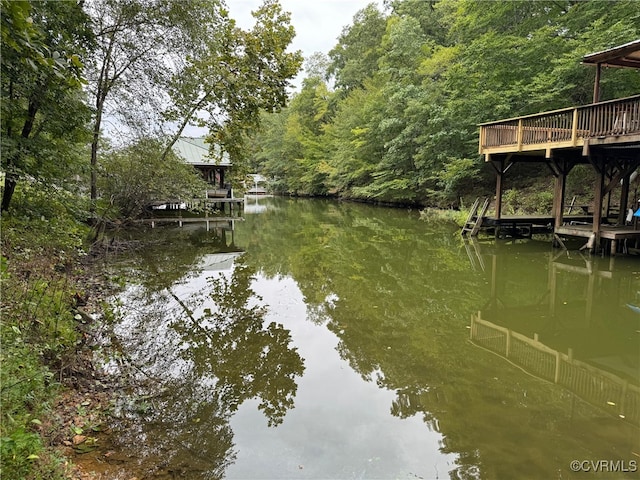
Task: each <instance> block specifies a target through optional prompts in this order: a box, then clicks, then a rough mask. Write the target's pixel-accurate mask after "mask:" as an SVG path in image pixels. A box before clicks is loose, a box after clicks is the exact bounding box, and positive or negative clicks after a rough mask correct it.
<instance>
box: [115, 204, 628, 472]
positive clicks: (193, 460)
mask: <svg viewBox="0 0 640 480" xmlns="http://www.w3.org/2000/svg"><path fill="white" fill-rule="evenodd" d="M145 235H146V238H147V239H150V238H151V239H153V241H154V243H153V244H152V246H150V247H149V248H147V249H145V250H144V251H143V252H142V253H140V254H138V255H136V256H135V257H132V258H128V259H122V261H121V262H120V263H119V264H118V265H117V266H116V267H115V268H116V269H119V270H120V271H121V272H126V275H127V277H128V278H132V279H133V280H131V282H130V284H129V286H128V287H127V289H126V291H125V292H124V294H123V295H122V296H121V297H120V298H119V299H118V301H117V302H116V305H115V311H116V318H117V319H119V320H118V324H117V327H116V330H115V332H116V333H115V336H114V338H113V339H112V341H113V343H114V345H117V346H119V349H120V351H121V354H120V355H119V356H118V358H115V359H112V360H111V361H110V363H109V367H110V368H112V369H113V370H116V369H127V370H128V371H129V372H133V373H134V374H135V375H136V378H138V379H139V382H140V386H139V388H137V389H134V391H132V392H131V399H130V400H129V401H127V402H123V403H122V404H121V405H119V407H118V409H117V410H116V415H117V416H118V418H119V419H120V420H121V422H122V423H121V425H122V426H123V428H122V432H121V434H120V435H119V442H120V445H119V446H120V449H121V450H126V451H127V452H130V455H131V457H132V458H136V459H137V460H136V461H137V462H139V464H140V468H141V469H142V472H144V475H143V478H193V479H198V478H228V479H280V478H301V479H305V478H309V479H326V478H331V479H334V478H335V479H352V478H370V479H374V478H375V479H377V478H380V479H393V478H400V479H416V478H422V479H448V478H450V479H516V478H525V479H566V478H638V477H639V474H638V472H637V471H636V470H637V468H636V467H635V466H636V465H637V464H640V386H639V383H640V382H639V380H640V313H639V312H640V262H639V261H638V260H637V259H636V258H623V257H618V258H615V259H614V260H611V259H609V258H606V257H605V258H600V257H588V256H583V255H581V254H580V253H579V252H577V251H572V252H569V253H568V254H567V253H562V252H561V251H560V250H554V249H553V248H551V246H550V243H549V242H546V241H545V242H542V241H538V242H534V241H519V242H516V243H514V242H504V241H500V242H496V241H494V240H492V239H491V240H486V241H481V242H479V243H478V242H475V243H467V244H465V243H463V242H462V241H461V240H460V238H459V235H458V232H457V230H456V228H455V227H453V226H443V225H439V224H435V223H433V222H428V221H424V220H421V219H420V218H419V215H418V212H416V211H406V210H401V209H386V208H376V207H371V206H364V205H357V204H347V203H336V202H325V201H318V200H289V199H280V198H263V199H260V200H255V199H252V200H249V201H248V204H247V208H246V211H245V214H244V220H243V221H236V222H234V223H233V225H231V224H224V225H223V226H220V225H218V226H214V225H210V229H209V231H207V230H206V228H204V227H203V226H202V225H198V226H194V225H191V226H189V227H188V228H187V227H185V228H182V229H177V228H163V229H155V230H151V231H149V232H148V233H147V234H145ZM124 425H126V428H124ZM574 460H577V461H578V462H580V463H579V464H578V467H577V469H578V470H582V471H578V472H575V471H573V470H572V463H571V462H572V461H574ZM129 461H130V459H129ZM602 461H605V462H606V463H603V462H602ZM591 462H593V463H591ZM597 462H600V463H597ZM573 466H574V470H575V469H576V464H574V465H573ZM587 470H589V471H587ZM614 470H615V471H614Z"/></svg>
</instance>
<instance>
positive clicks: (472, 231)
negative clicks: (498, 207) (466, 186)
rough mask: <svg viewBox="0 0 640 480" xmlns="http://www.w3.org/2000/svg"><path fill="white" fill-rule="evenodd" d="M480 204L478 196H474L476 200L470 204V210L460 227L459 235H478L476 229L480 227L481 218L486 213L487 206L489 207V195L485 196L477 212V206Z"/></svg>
mask: <svg viewBox="0 0 640 480" xmlns="http://www.w3.org/2000/svg"><path fill="white" fill-rule="evenodd" d="M479 206H480V197H478V198H476V201H475V202H473V205H472V206H471V210H470V211H469V216H468V217H467V221H466V222H465V224H464V227H462V232H460V235H462V236H463V237H464V236H465V234H468V236H470V237H475V236H476V235H478V231H479V230H480V227H482V219H483V218H484V214H485V213H487V208H489V197H485V199H484V202H483V204H482V207H480V211H479V212H478V207H479Z"/></svg>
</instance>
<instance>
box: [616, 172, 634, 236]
mask: <svg viewBox="0 0 640 480" xmlns="http://www.w3.org/2000/svg"><path fill="white" fill-rule="evenodd" d="M630 183H631V173H628V174H626V175H624V176H623V177H622V189H621V191H620V211H619V212H618V225H624V224H625V219H626V216H627V207H628V205H629V184H630Z"/></svg>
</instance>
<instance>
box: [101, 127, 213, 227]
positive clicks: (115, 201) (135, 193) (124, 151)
mask: <svg viewBox="0 0 640 480" xmlns="http://www.w3.org/2000/svg"><path fill="white" fill-rule="evenodd" d="M163 151H164V142H163V141H162V140H159V139H150V138H146V139H141V140H139V141H137V142H135V143H133V144H131V145H128V146H126V147H124V148H119V149H114V150H111V151H107V152H105V155H103V156H102V158H101V159H100V167H101V172H100V173H101V175H100V177H99V181H98V187H99V192H100V193H101V194H102V197H103V198H108V199H109V203H110V205H111V206H113V207H114V208H115V210H116V211H115V212H114V213H115V214H116V215H117V216H118V218H126V219H128V218H135V217H138V216H140V215H141V214H142V213H143V212H144V209H145V208H146V207H147V206H148V205H149V204H150V203H151V202H152V201H153V200H158V199H161V200H166V199H168V198H176V199H179V198H181V197H182V198H184V197H183V196H184V195H187V196H188V198H193V197H194V196H196V195H197V194H198V193H200V194H201V192H203V191H205V190H206V188H207V185H206V183H205V182H204V180H202V178H201V177H200V175H199V174H198V172H197V171H196V170H195V169H194V168H193V167H192V166H191V165H188V164H186V163H184V162H182V161H181V160H180V159H179V158H177V157H176V156H175V154H174V153H173V152H171V153H170V154H168V155H163Z"/></svg>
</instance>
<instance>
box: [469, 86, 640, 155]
mask: <svg viewBox="0 0 640 480" xmlns="http://www.w3.org/2000/svg"><path fill="white" fill-rule="evenodd" d="M634 143H640V95H635V96H633V97H628V98H623V99H618V100H612V101H609V102H601V103H597V104H592V105H585V106H581V107H573V108H565V109H562V110H555V111H551V112H545V113H539V114H535V115H527V116H523V117H517V118H511V119H506V120H499V121H496V122H489V123H483V124H481V125H480V150H479V151H480V154H482V155H485V159H486V160H490V156H491V155H492V154H500V153H511V154H513V153H525V154H529V155H540V156H542V155H543V156H544V157H545V158H550V157H551V152H552V151H553V150H556V149H578V150H581V151H582V153H583V154H584V153H586V152H585V150H588V148H590V147H592V146H596V145H615V144H618V145H624V144H634Z"/></svg>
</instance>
